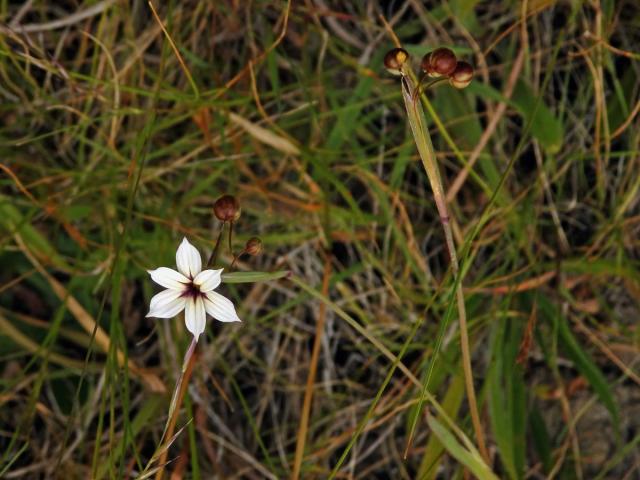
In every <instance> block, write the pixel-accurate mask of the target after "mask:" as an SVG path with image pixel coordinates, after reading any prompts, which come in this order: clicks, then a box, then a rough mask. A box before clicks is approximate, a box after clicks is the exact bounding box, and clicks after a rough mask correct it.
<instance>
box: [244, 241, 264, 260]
mask: <svg viewBox="0 0 640 480" xmlns="http://www.w3.org/2000/svg"><path fill="white" fill-rule="evenodd" d="M244 251H245V252H247V253H248V254H249V255H251V256H252V257H255V256H256V255H260V254H261V253H262V240H260V239H259V238H258V237H251V238H250V239H249V240H247V243H246V245H245V246H244Z"/></svg>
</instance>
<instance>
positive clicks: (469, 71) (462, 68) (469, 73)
mask: <svg viewBox="0 0 640 480" xmlns="http://www.w3.org/2000/svg"><path fill="white" fill-rule="evenodd" d="M472 79H473V67H472V66H471V65H469V64H468V63H467V62H458V65H457V66H456V69H455V70H454V71H453V73H452V74H451V75H449V83H450V84H451V85H453V86H454V87H456V88H465V87H467V86H468V85H469V84H470V83H471V80H472Z"/></svg>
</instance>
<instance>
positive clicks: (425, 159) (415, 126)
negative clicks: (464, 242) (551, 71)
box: [401, 72, 490, 464]
mask: <svg viewBox="0 0 640 480" xmlns="http://www.w3.org/2000/svg"><path fill="white" fill-rule="evenodd" d="M410 73H412V72H410ZM401 83H402V98H403V99H404V103H405V107H406V109H407V115H408V119H409V125H410V126H411V131H412V133H413V137H414V140H415V142H416V146H417V147H418V153H419V154H420V158H421V160H422V165H423V166H424V169H425V171H426V173H427V177H428V179H429V183H430V184H431V189H432V190H433V196H434V199H435V202H436V208H437V209H438V214H439V216H440V222H441V223H442V228H443V230H444V236H445V242H446V245H447V250H448V252H449V259H450V262H451V271H452V273H453V276H454V279H455V283H454V289H455V294H456V301H457V306H458V321H459V324H460V350H461V352H462V366H463V371H464V378H465V389H466V391H467V399H468V402H469V412H470V414H471V422H472V423H473V428H474V431H475V436H476V441H477V443H478V449H479V450H480V453H481V455H482V457H483V458H484V460H485V461H486V462H487V464H489V463H490V460H489V454H488V452H487V448H486V443H485V440H484V433H483V430H482V424H481V422H480V413H479V411H478V403H477V400H476V392H475V387H474V385H473V370H472V368H471V352H470V348H469V332H468V327H467V313H466V308H465V304H464V294H463V292H462V288H461V281H460V279H459V278H458V276H459V274H460V272H459V266H458V257H457V254H456V247H455V243H454V241H453V234H452V230H451V225H450V219H449V212H448V208H447V202H446V197H445V194H444V188H443V186H442V179H441V178H440V171H439V169H438V165H437V163H436V156H435V151H434V148H433V144H432V143H431V137H430V136H429V131H428V130H427V126H426V124H425V120H424V118H425V117H424V111H423V109H422V104H421V103H420V101H419V98H417V97H416V96H414V93H415V92H416V88H417V87H416V85H415V81H414V79H413V76H412V75H411V76H409V75H405V76H403V77H402V81H401ZM436 354H437V352H434V356H435V355H436ZM428 383H429V382H428V380H427V381H426V382H425V383H424V389H426V388H427V386H428ZM422 396H424V395H422ZM421 401H422V398H421ZM418 417H419V411H418V415H416V420H415V421H417V418H418ZM414 427H415V423H414V425H413V426H412V429H411V432H413V429H414ZM411 437H412V434H410V435H409V443H410V442H411Z"/></svg>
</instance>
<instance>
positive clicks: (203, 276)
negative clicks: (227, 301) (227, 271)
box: [193, 268, 224, 292]
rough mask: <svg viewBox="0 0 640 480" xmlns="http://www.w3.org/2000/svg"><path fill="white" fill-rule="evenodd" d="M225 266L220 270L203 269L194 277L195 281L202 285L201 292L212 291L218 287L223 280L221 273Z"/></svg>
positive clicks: (199, 285)
mask: <svg viewBox="0 0 640 480" xmlns="http://www.w3.org/2000/svg"><path fill="white" fill-rule="evenodd" d="M222 270H224V269H223V268H221V269H220V270H203V271H201V272H200V273H199V274H198V276H197V277H196V278H194V279H193V283H194V284H195V285H197V286H198V287H200V291H201V292H210V291H211V290H213V289H214V288H217V287H218V285H220V282H221V281H222V278H221V277H220V274H221V273H222Z"/></svg>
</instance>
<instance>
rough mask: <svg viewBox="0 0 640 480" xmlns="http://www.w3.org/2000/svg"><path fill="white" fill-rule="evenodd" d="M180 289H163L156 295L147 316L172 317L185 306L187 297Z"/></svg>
mask: <svg viewBox="0 0 640 480" xmlns="http://www.w3.org/2000/svg"><path fill="white" fill-rule="evenodd" d="M181 295H182V292H179V291H178V290H163V291H162V292H160V293H158V294H157V295H154V296H153V298H152V299H151V304H150V305H149V313H147V317H156V318H171V317H175V316H176V315H177V314H178V313H180V312H181V311H182V309H183V308H184V303H185V299H184V297H182V296H181Z"/></svg>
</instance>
